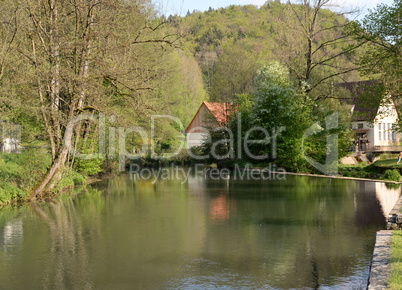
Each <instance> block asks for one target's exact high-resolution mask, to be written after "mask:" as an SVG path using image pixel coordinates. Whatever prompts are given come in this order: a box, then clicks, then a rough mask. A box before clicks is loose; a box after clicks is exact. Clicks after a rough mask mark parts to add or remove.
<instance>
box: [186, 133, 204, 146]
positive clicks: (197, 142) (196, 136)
mask: <svg viewBox="0 0 402 290" xmlns="http://www.w3.org/2000/svg"><path fill="white" fill-rule="evenodd" d="M204 135H205V133H187V148H188V149H190V148H192V147H196V146H201V145H202V141H203V140H204V138H205V137H204Z"/></svg>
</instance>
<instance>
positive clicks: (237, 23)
mask: <svg viewBox="0 0 402 290" xmlns="http://www.w3.org/2000/svg"><path fill="white" fill-rule="evenodd" d="M296 7H297V6H296ZM290 15H291V14H290V13H289V7H288V6H286V4H281V3H280V2H279V1H267V3H266V4H265V5H263V6H261V7H260V8H258V7H256V6H254V5H245V6H236V5H232V6H229V7H227V8H220V9H217V10H215V9H209V11H206V12H199V11H193V12H192V13H190V12H188V13H187V15H186V16H185V17H179V16H169V18H168V19H167V20H168V23H169V25H171V26H173V27H174V28H175V29H176V30H177V31H178V32H179V33H181V34H182V35H183V38H182V39H181V45H182V47H183V48H184V49H185V50H187V51H189V52H191V53H192V54H193V55H194V56H195V58H196V60H197V62H198V64H199V65H200V67H201V69H202V71H203V75H204V81H205V85H206V88H207V90H208V91H209V93H210V95H211V97H212V99H214V98H215V99H216V98H218V96H217V95H216V94H220V95H222V92H221V90H219V89H218V90H216V88H215V87H216V85H218V86H219V84H216V81H215V79H216V78H218V79H223V78H222V76H217V70H216V65H217V63H218V62H219V61H220V59H221V57H222V56H223V55H224V54H227V53H228V52H230V51H231V50H232V49H234V48H235V47H236V48H237V49H239V50H241V51H243V52H244V55H248V56H247V57H249V58H250V59H251V60H252V61H253V62H255V66H254V67H253V69H256V68H257V67H258V64H259V63H260V64H261V63H264V62H265V63H266V62H268V61H273V60H283V59H285V58H286V57H287V56H286V53H289V52H292V50H294V52H295V54H296V53H300V54H302V51H303V50H302V49H300V52H299V51H298V46H302V45H304V43H303V40H302V37H301V35H298V34H297V33H295V34H293V35H292V34H291V33H290V31H292V28H291V27H289V26H293V25H296V24H295V21H294V19H293V20H292V19H290ZM319 16H320V17H321V19H323V20H322V21H320V22H319V25H320V28H323V29H324V32H322V33H320V35H317V37H316V39H315V42H316V43H315V44H317V45H318V43H320V42H325V41H326V40H328V39H332V38H336V37H338V36H341V34H342V29H341V28H339V29H337V28H334V29H332V27H337V26H341V25H340V24H343V23H346V22H347V21H348V20H347V19H346V18H345V17H343V16H338V15H336V14H335V13H333V12H331V11H330V10H327V9H323V10H321V11H320V15H319ZM293 28H294V27H293ZM326 28H328V29H327V30H325V29H326ZM329 28H331V29H329ZM293 30H294V29H293ZM340 49H341V46H340V44H339V43H338V44H335V45H333V46H327V47H325V48H323V49H321V50H320V51H318V52H317V55H318V54H320V53H321V54H323V55H324V54H327V53H328V52H331V51H325V50H340ZM236 55H239V54H236ZM251 60H250V61H251ZM227 61H229V62H230V60H227ZM250 61H249V62H250ZM348 61H350V60H349V59H348V58H347V57H343V58H342V60H341V62H344V63H347V62H348ZM238 65H244V64H240V63H239V64H238ZM225 66H226V67H227V65H226V64H225ZM238 69H241V67H239V68H238ZM248 69H249V70H251V68H248ZM243 77H244V74H243ZM349 77H351V76H349ZM356 77H357V76H356V74H355V75H353V76H352V78H354V79H355V78H356ZM249 78H253V75H250V76H249ZM252 81H253V80H252V79H251V80H250V82H252ZM214 83H215V84H214ZM250 87H252V84H251V83H250V84H243V85H242V88H243V90H244V91H236V89H235V90H234V91H233V90H232V92H229V93H228V94H231V93H244V92H246V91H247V90H249V89H250Z"/></svg>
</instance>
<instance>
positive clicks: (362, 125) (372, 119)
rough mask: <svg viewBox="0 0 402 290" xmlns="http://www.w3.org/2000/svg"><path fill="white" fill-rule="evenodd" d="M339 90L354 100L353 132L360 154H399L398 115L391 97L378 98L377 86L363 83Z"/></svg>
mask: <svg viewBox="0 0 402 290" xmlns="http://www.w3.org/2000/svg"><path fill="white" fill-rule="evenodd" d="M339 86H341V87H343V88H345V89H347V90H349V91H350V92H351V93H352V98H351V99H350V100H348V101H347V103H348V104H349V105H350V106H351V115H352V129H353V131H354V132H355V133H356V138H355V151H357V152H366V151H372V152H399V151H402V150H401V149H402V148H401V147H400V146H399V145H400V134H399V133H398V132H396V124H397V122H398V112H397V108H396V105H395V102H394V100H393V99H392V97H391V96H389V95H388V96H385V97H384V98H382V99H381V98H379V97H378V96H376V95H375V94H376V89H375V83H374V82H372V81H362V82H354V83H344V84H340V85H339Z"/></svg>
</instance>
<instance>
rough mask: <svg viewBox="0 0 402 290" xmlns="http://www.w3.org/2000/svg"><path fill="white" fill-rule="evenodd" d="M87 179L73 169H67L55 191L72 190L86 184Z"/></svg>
mask: <svg viewBox="0 0 402 290" xmlns="http://www.w3.org/2000/svg"><path fill="white" fill-rule="evenodd" d="M85 182H86V178H85V177H84V176H83V175H82V174H80V173H78V172H77V171H75V170H74V169H71V168H66V169H65V172H64V176H63V178H62V179H61V180H60V181H59V182H58V183H57V185H56V186H55V187H54V189H53V191H54V192H56V191H61V190H64V189H68V188H72V187H74V186H75V185H78V184H85Z"/></svg>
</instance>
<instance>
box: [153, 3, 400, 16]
mask: <svg viewBox="0 0 402 290" xmlns="http://www.w3.org/2000/svg"><path fill="white" fill-rule="evenodd" d="M285 1H286V0H282V2H285ZM265 2H266V0H154V3H156V5H157V7H159V9H160V10H161V11H163V12H164V14H167V15H170V14H180V15H185V14H186V13H187V11H190V12H192V11H193V10H200V11H205V10H208V8H209V7H212V8H214V9H217V8H221V7H227V6H229V5H245V4H254V5H257V6H260V5H262V4H264V3H265ZM292 2H293V1H292ZM295 2H296V1H295ZM333 2H334V3H337V4H341V5H343V6H346V7H348V8H351V7H360V8H363V7H364V9H363V11H362V13H363V15H364V14H365V13H367V10H368V9H372V8H374V7H375V6H376V5H377V4H380V3H384V4H387V5H391V4H392V3H393V0H333Z"/></svg>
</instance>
